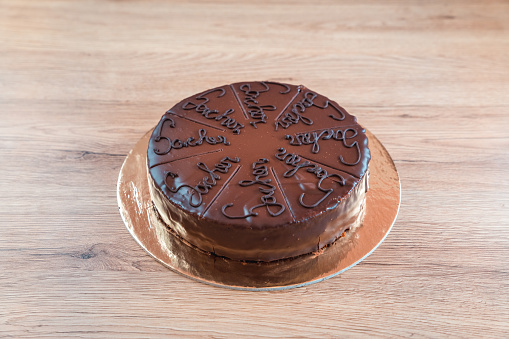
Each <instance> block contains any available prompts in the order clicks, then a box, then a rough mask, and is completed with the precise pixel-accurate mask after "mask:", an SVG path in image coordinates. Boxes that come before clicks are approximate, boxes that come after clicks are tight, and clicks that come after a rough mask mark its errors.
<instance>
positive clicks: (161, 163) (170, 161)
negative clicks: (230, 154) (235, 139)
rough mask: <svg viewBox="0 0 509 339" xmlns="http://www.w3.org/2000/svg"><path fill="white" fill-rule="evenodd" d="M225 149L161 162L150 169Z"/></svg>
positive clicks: (220, 150)
mask: <svg viewBox="0 0 509 339" xmlns="http://www.w3.org/2000/svg"><path fill="white" fill-rule="evenodd" d="M222 151H223V149H222V148H220V149H216V150H215V151H208V152H202V153H196V154H193V155H188V156H186V157H182V158H178V159H172V160H168V161H164V162H160V163H158V164H155V165H152V166H150V167H149V169H152V168H154V167H157V166H160V165H164V164H169V163H172V162H174V161H179V160H184V159H189V158H194V157H199V156H201V155H206V154H211V153H217V152H222Z"/></svg>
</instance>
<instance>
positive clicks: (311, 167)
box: [275, 148, 345, 208]
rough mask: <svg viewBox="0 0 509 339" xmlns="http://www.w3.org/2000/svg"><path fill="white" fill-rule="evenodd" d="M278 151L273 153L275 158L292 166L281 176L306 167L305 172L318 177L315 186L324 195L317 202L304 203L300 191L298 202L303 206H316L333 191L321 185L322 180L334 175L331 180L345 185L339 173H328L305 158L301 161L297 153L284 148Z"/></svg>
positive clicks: (293, 173)
mask: <svg viewBox="0 0 509 339" xmlns="http://www.w3.org/2000/svg"><path fill="white" fill-rule="evenodd" d="M278 152H279V153H276V154H275V157H276V159H278V160H280V161H283V162H285V163H286V164H287V165H290V166H292V167H293V168H292V169H290V170H288V171H286V172H285V173H284V174H283V176H284V177H285V178H290V177H292V176H294V175H295V173H297V171H298V170H299V169H301V168H307V169H306V172H309V173H312V174H314V175H315V176H316V178H317V179H319V180H318V183H317V184H316V188H317V189H318V190H319V191H321V192H324V193H325V195H324V196H323V197H322V198H320V199H319V200H318V201H317V202H315V203H314V204H306V203H304V196H305V193H302V194H301V195H300V197H299V203H300V204H301V205H302V206H303V207H306V208H313V207H316V206H318V205H319V204H320V203H322V202H323V201H324V200H325V199H326V198H327V197H328V196H329V195H330V194H331V193H332V192H333V191H334V189H333V188H329V189H326V188H324V187H322V184H323V182H324V180H327V179H329V178H334V177H335V178H336V180H334V179H331V180H332V181H333V182H335V183H337V184H338V185H340V186H344V185H345V179H344V178H343V177H342V176H341V175H339V174H336V173H332V174H329V173H327V170H325V169H323V168H321V167H320V166H318V165H317V164H313V163H311V162H309V161H307V160H306V161H302V162H301V160H302V158H301V157H300V156H299V155H296V154H292V153H287V151H286V149H284V148H279V149H278Z"/></svg>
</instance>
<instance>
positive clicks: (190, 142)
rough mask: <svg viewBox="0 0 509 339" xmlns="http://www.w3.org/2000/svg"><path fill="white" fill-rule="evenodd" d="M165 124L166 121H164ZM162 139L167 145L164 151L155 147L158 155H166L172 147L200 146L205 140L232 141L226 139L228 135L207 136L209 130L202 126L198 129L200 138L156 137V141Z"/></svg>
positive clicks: (212, 142) (213, 143)
mask: <svg viewBox="0 0 509 339" xmlns="http://www.w3.org/2000/svg"><path fill="white" fill-rule="evenodd" d="M163 124H164V123H163ZM161 139H163V140H166V142H167V147H166V149H165V150H164V151H161V150H160V149H159V148H154V153H155V154H157V155H164V154H168V153H170V151H171V150H172V149H180V148H183V147H195V146H200V145H202V144H203V142H206V143H207V144H209V145H216V144H225V145H227V146H228V145H230V142H229V141H227V140H226V137H224V136H222V135H218V136H217V138H214V137H209V136H207V130H205V129H203V128H200V129H199V130H198V139H197V140H195V137H189V138H187V139H186V140H185V141H183V140H180V139H173V140H172V139H170V138H167V137H160V136H159V137H156V138H154V141H155V142H159V141H161Z"/></svg>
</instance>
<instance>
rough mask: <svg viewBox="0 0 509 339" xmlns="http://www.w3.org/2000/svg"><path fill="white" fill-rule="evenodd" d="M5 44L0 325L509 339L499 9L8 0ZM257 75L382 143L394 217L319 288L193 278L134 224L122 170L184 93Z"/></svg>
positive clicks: (493, 4)
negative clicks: (334, 108)
mask: <svg viewBox="0 0 509 339" xmlns="http://www.w3.org/2000/svg"><path fill="white" fill-rule="evenodd" d="M0 49H1V51H0V193H1V195H0V227H1V228H0V232H1V233H0V293H1V295H0V336H6V337H13V338H20V337H29V338H32V337H33V338H40V337H87V338H91V337H94V338H95V337H97V338H103V337H121V338H131V337H133V338H134V337H151V338H154V337H166V336H168V335H172V336H178V337H217V338H222V337H238V336H240V335H246V336H247V337H250V338H253V337H287V336H288V337H290V336H292V337H332V336H339V337H366V336H367V335H370V336H386V337H411V336H415V337H449V336H458V337H478V336H482V337H497V338H499V337H508V336H509V288H508V287H509V285H508V281H509V180H508V176H509V170H508V168H509V152H508V150H509V131H508V130H509V3H508V2H507V1H496V0H494V1H426V2H418V1H415V2H412V1H401V2H400V1H392V2H390V3H386V4H382V3H381V2H376V1H365V2H363V3H360V2H358V1H346V2H341V3H339V2H334V1H330V2H329V1H318V2H312V1H311V2H310V1H301V2H298V3H297V2H295V1H291V2H290V1H288V2H286V1H278V2H273V3H272V2H271V3H269V2H267V3H266V4H262V3H261V2H249V3H244V4H240V3H237V2H231V3H229V2H227V1H222V2H217V3H214V2H204V3H199V2H189V3H177V2H175V3H170V2H166V1H150V2H141V1H139V2H138V1H127V2H124V1H121V2H116V1H109V2H102V1H83V2H66V1H53V0H48V1H40V2H39V1H33V2H30V1H10V2H8V1H2V2H1V4H0ZM265 79H270V80H275V81H284V82H290V83H303V84H305V85H307V86H308V87H310V88H312V89H314V90H316V91H318V92H320V93H323V94H325V95H327V96H329V97H331V98H333V99H336V100H337V101H339V102H340V103H341V104H342V105H343V106H344V107H345V108H347V109H348V110H349V111H350V112H351V113H353V114H355V115H356V116H357V117H358V120H359V121H360V122H361V123H362V124H363V125H364V126H365V127H366V128H368V129H369V130H370V131H372V132H373V133H374V134H375V135H376V136H377V137H378V138H379V139H380V140H381V141H382V142H383V143H384V144H385V146H386V147H387V149H388V150H389V152H390V153H391V155H392V156H393V158H394V160H395V163H396V165H397V167H398V170H399V174H400V176H401V184H402V204H401V210H400V214H399V217H398V219H397V221H396V223H395V225H394V228H393V230H392V232H391V233H390V234H389V237H388V238H387V239H386V241H385V242H384V243H383V244H382V245H381V246H380V247H379V248H378V249H377V250H376V251H375V252H374V253H373V254H372V255H371V256H370V257H369V258H367V259H366V260H365V261H363V262H362V263H361V264H359V265H358V266H356V267H354V268H353V269H351V270H349V271H347V272H345V273H343V274H341V275H339V276H337V277H335V278H332V279H329V280H327V281H324V282H321V283H319V284H315V285H311V286H307V287H302V288H297V289H293V290H285V291H279V292H244V291H233V290H227V289H221V288H217V287H212V286H208V285H204V284H201V283H198V282H195V281H192V280H189V279H187V278H185V277H183V276H181V275H179V274H176V273H174V272H172V271H170V270H168V269H166V268H165V267H163V266H162V265H160V264H159V263H157V262H155V261H154V260H153V259H152V258H151V257H149V256H148V255H147V254H146V253H145V252H144V251H143V250H142V249H141V248H140V247H139V246H138V245H137V244H136V243H135V241H134V240H133V239H132V238H131V236H130V235H129V233H128V232H127V230H126V229H125V227H124V224H123V222H122V220H121V218H120V215H119V213H118V207H117V200H116V184H117V176H118V173H119V170H120V166H121V165H122V162H123V161H124V158H125V156H126V154H127V153H128V152H129V150H130V149H131V148H132V147H133V145H134V144H135V143H136V142H137V141H138V140H139V139H140V138H141V137H142V136H143V134H144V133H145V132H146V131H148V130H149V129H150V128H152V127H153V126H154V125H155V124H156V123H157V121H158V119H159V117H160V116H161V115H162V113H164V111H165V110H166V109H168V108H169V107H171V106H173V104H174V103H176V102H177V100H179V99H181V98H183V97H186V96H189V95H191V94H193V93H195V92H198V91H200V90H203V89H206V88H210V87H214V86H217V85H222V84H224V83H230V82H235V81H242V80H265Z"/></svg>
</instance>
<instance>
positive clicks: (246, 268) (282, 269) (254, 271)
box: [117, 129, 401, 291]
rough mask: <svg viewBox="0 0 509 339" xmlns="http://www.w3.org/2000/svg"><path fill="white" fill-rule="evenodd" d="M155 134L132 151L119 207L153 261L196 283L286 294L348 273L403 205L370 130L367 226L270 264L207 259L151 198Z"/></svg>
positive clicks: (377, 241) (394, 172)
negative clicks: (150, 150)
mask: <svg viewBox="0 0 509 339" xmlns="http://www.w3.org/2000/svg"><path fill="white" fill-rule="evenodd" d="M152 131H153V129H151V130H149V131H148V132H147V133H146V134H145V135H144V136H143V137H142V138H141V139H140V140H138V142H137V143H136V144H135V146H134V147H133V148H132V149H131V151H130V152H129V154H128V155H127V156H126V158H125V160H124V162H123V164H122V167H121V169H120V173H119V177H118V181H117V202H118V206H119V211H120V215H121V217H122V220H123V222H124V224H125V226H126V228H127V230H128V231H129V233H130V234H131V236H132V237H133V238H134V240H135V241H136V242H137V243H138V245H140V246H141V247H142V248H143V249H144V250H145V251H146V252H147V253H148V254H149V255H150V256H152V257H153V258H154V259H156V260H157V261H159V262H160V263H161V264H163V265H164V266H166V267H167V268H169V269H171V270H172V271H174V272H177V273H179V274H182V275H184V276H185V277H188V278H191V279H193V280H195V281H198V282H202V283H206V284H209V285H213V286H218V287H224V288H229V289H236V290H250V291H269V290H284V289H290V288H296V287H302V286H306V285H310V284H314V283H317V282H320V281H323V280H326V279H329V278H332V277H334V276H337V275H339V274H340V273H343V272H345V271H346V270H348V269H350V268H352V267H354V266H355V265H357V264H358V263H360V262H361V261H362V260H364V259H365V258H367V257H368V256H369V255H370V254H371V253H373V251H374V250H375V249H377V248H378V246H379V245H380V244H381V243H382V242H383V241H384V240H385V238H386V237H387V235H388V234H389V232H390V230H391V229H392V227H393V225H394V222H395V220H396V218H397V215H398V212H399V207H400V204H401V183H400V180H399V175H398V172H397V169H396V166H395V165H394V162H393V160H392V158H391V156H390V154H389V153H388V151H387V150H386V149H385V147H384V146H383V144H382V143H381V142H380V141H379V140H378V139H377V138H376V137H375V135H374V134H372V133H371V132H369V131H368V130H367V129H366V135H367V137H368V142H369V148H370V151H371V161H370V165H369V175H370V177H369V190H368V192H367V193H366V215H365V217H364V222H363V224H362V225H361V226H359V227H358V228H356V229H355V230H353V231H351V232H348V233H347V235H346V236H345V237H343V238H341V239H338V240H337V241H336V242H335V243H333V244H332V245H329V246H327V247H326V248H324V249H322V250H320V251H319V252H317V253H310V254H306V255H303V256H299V257H297V258H292V259H284V260H280V261H276V262H269V263H254V262H241V261H236V260H230V259H226V258H222V257H216V256H213V255H210V254H206V253H203V252H201V251H199V250H197V249H195V248H192V247H190V246H189V245H187V244H185V243H184V242H183V241H182V240H181V239H180V238H178V237H177V236H175V235H173V234H172V233H171V232H167V231H166V226H165V225H164V224H163V223H162V222H161V221H160V219H159V218H157V215H156V213H155V211H154V208H153V204H152V200H151V197H150V192H149V187H148V185H149V183H148V170H147V165H146V164H147V147H148V141H149V138H150V135H151V133H152Z"/></svg>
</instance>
